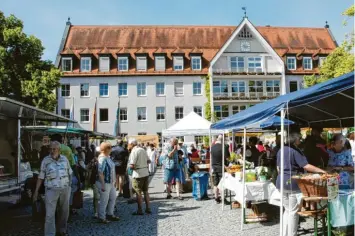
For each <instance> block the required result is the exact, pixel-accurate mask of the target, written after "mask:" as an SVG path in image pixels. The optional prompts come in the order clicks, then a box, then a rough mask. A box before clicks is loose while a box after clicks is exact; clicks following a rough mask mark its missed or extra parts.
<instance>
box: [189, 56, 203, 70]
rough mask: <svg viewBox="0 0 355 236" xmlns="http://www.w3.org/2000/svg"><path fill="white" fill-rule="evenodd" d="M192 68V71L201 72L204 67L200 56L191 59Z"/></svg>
mask: <svg viewBox="0 0 355 236" xmlns="http://www.w3.org/2000/svg"><path fill="white" fill-rule="evenodd" d="M191 68H192V70H201V68H202V66H201V57H200V56H193V57H191Z"/></svg>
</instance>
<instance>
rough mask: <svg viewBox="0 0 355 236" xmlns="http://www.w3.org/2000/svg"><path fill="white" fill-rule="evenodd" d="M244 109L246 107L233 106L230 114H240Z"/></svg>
mask: <svg viewBox="0 0 355 236" xmlns="http://www.w3.org/2000/svg"><path fill="white" fill-rule="evenodd" d="M245 109H247V106H246V105H233V106H232V114H233V115H234V114H236V113H238V112H241V111H243V110H245Z"/></svg>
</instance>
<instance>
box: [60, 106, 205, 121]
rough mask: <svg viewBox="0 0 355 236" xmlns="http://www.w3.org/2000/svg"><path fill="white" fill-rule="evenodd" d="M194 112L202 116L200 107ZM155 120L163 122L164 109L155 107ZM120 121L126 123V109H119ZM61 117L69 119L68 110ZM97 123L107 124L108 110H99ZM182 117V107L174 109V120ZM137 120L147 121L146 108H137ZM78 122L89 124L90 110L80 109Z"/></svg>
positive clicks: (195, 108)
mask: <svg viewBox="0 0 355 236" xmlns="http://www.w3.org/2000/svg"><path fill="white" fill-rule="evenodd" d="M193 109H194V112H195V113H197V114H198V115H200V116H202V106H194V108H193ZM155 112H156V120H157V121H164V120H165V116H166V113H165V107H156V109H155ZM119 113H120V114H119V115H120V116H119V118H120V121H121V122H128V108H120V112H119ZM61 114H62V116H64V117H67V118H70V110H69V109H62V111H61ZM98 114H99V121H100V122H109V115H108V114H109V110H108V108H100V109H99V113H98ZM183 117H184V107H182V106H178V107H175V119H176V120H180V119H182V118H183ZM137 120H138V121H147V120H148V117H147V108H146V107H137ZM80 122H82V123H87V122H90V110H89V109H88V108H83V109H80Z"/></svg>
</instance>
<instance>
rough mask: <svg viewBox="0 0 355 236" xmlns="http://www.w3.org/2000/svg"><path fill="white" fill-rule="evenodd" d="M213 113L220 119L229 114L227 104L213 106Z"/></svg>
mask: <svg viewBox="0 0 355 236" xmlns="http://www.w3.org/2000/svg"><path fill="white" fill-rule="evenodd" d="M214 113H215V115H216V118H217V119H219V120H222V119H224V118H227V117H228V116H229V107H228V105H218V106H214Z"/></svg>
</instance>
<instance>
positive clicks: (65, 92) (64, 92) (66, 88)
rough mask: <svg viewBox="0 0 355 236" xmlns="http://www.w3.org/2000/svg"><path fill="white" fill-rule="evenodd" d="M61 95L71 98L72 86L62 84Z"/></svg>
mask: <svg viewBox="0 0 355 236" xmlns="http://www.w3.org/2000/svg"><path fill="white" fill-rule="evenodd" d="M61 94H62V97H70V84H62V86H61Z"/></svg>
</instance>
